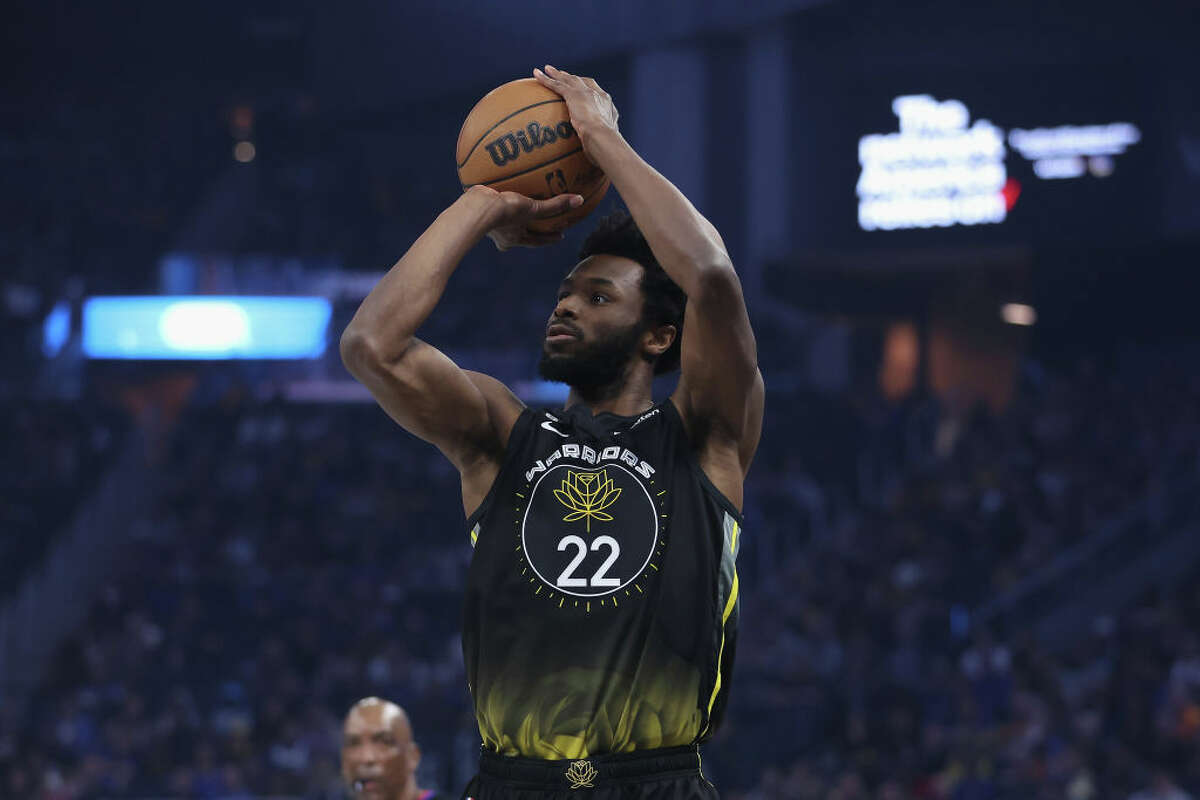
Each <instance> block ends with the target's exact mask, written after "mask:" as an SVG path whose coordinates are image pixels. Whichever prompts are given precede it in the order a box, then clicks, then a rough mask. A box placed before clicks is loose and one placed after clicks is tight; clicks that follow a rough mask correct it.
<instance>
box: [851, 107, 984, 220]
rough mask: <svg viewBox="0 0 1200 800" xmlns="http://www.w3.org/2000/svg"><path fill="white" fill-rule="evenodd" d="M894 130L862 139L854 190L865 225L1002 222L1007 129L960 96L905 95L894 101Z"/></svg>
mask: <svg viewBox="0 0 1200 800" xmlns="http://www.w3.org/2000/svg"><path fill="white" fill-rule="evenodd" d="M892 111H893V112H894V113H895V114H896V118H897V120H898V121H899V124H898V127H899V132H897V133H886V134H883V133H873V134H870V135H867V136H864V137H862V139H860V140H859V142H858V161H859V164H860V165H861V166H862V172H861V173H860V174H859V178H858V185H857V189H856V191H857V194H858V198H859V204H858V224H859V227H861V228H862V229H863V230H868V231H870V230H880V229H882V230H893V229H896V228H930V227H946V226H950V225H978V224H981V223H995V222H1002V221H1003V220H1004V218H1005V216H1006V214H1007V212H1008V203H1007V202H1006V200H1005V196H1004V193H1003V190H1004V186H1005V183H1006V182H1007V180H1008V174H1007V172H1006V170H1005V167H1004V156H1005V152H1006V151H1005V147H1004V132H1003V131H1001V130H1000V129H999V128H997V127H996V126H995V125H993V124H992V123H990V122H988V121H987V120H982V119H981V120H976V121H975V123H974V124H972V125H970V127H968V123H969V122H970V118H971V115H970V113H969V112H968V111H967V107H966V106H965V105H964V104H963V103H962V102H961V101H959V100H945V101H942V102H938V101H937V100H935V99H933V98H932V97H930V96H929V95H925V94H922V95H904V96H902V97H897V98H896V99H895V100H894V101H893V102H892Z"/></svg>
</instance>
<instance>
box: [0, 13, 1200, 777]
mask: <svg viewBox="0 0 1200 800" xmlns="http://www.w3.org/2000/svg"><path fill="white" fill-rule="evenodd" d="M5 11H6V14H5V24H4V25H3V26H0V59H2V60H3V75H4V76H5V80H4V81H3V84H2V86H0V98H2V100H3V102H0V174H2V175H3V186H4V191H3V192H0V203H2V204H3V205H2V207H0V208H2V211H3V213H2V214H0V265H2V266H0V412H2V413H0V442H2V443H3V445H2V446H3V453H4V458H3V461H2V470H3V473H2V476H0V477H2V480H0V797H5V798H7V797H13V798H45V799H46V800H51V799H52V800H64V799H65V798H97V797H114V798H115V797H121V798H151V797H159V798H162V797H211V798H217V797H237V798H246V797H267V796H274V797H309V798H330V797H340V796H342V787H341V786H340V781H339V778H338V775H337V761H338V753H339V727H338V725H339V720H340V718H341V715H342V714H343V713H344V711H345V710H346V709H347V708H348V707H349V705H350V703H352V702H353V701H355V700H357V699H358V698H359V697H362V696H364V695H369V694H379V695H381V696H385V697H388V698H389V699H392V700H395V701H396V702H398V703H400V704H401V705H403V706H405V707H406V708H407V709H408V711H409V714H410V717H411V718H412V721H413V725H414V730H415V735H416V739H417V740H418V741H419V742H420V743H421V745H422V748H423V751H424V754H425V755H424V759H423V761H422V766H421V773H420V778H421V782H422V783H423V785H428V786H431V787H436V788H438V789H440V790H442V792H443V794H446V795H448V796H457V793H458V792H460V791H461V789H462V786H463V785H465V782H466V780H467V779H468V778H469V777H470V776H471V775H472V774H473V773H474V769H475V762H476V757H477V747H478V735H477V731H476V730H475V727H474V719H473V715H472V712H471V706H470V698H469V695H468V692H467V690H466V685H465V680H464V677H463V665H462V655H461V649H460V646H459V640H458V631H459V612H460V604H461V587H462V585H463V581H464V579H465V572H466V568H467V565H468V563H469V558H470V547H469V544H468V541H469V540H468V537H467V532H466V531H465V530H463V522H464V521H463V518H462V511H461V495H460V492H459V487H458V484H457V476H456V474H455V473H454V471H453V469H452V468H451V467H450V466H449V465H448V464H447V463H446V462H445V461H444V459H443V458H442V457H441V456H440V455H439V454H438V453H437V452H436V451H435V450H434V449H432V448H430V447H428V446H426V445H424V444H422V443H421V442H419V441H417V440H416V439H414V438H413V437H410V436H408V435H407V434H405V433H404V432H403V431H401V430H400V429H399V428H397V427H396V426H395V424H394V423H393V422H392V421H391V420H390V419H388V418H387V417H386V415H385V414H384V413H383V412H382V411H381V410H379V409H378V408H376V407H375V405H374V403H373V402H372V400H371V398H370V396H369V395H368V394H367V393H366V391H365V390H364V389H363V388H362V387H361V386H360V385H358V384H357V383H355V382H354V381H353V380H352V379H351V378H350V376H349V375H348V374H347V373H346V371H345V370H344V368H343V367H342V365H341V363H340V360H339V357H338V348H337V337H338V336H339V335H340V333H341V331H342V330H343V328H344V327H345V325H346V323H347V322H348V321H349V319H350V318H351V316H352V315H353V313H354V311H355V309H356V308H357V306H358V304H359V303H360V302H361V300H362V298H363V297H365V296H366V294H367V293H368V292H369V291H370V289H371V287H372V286H373V285H374V284H375V282H376V281H377V280H378V279H379V277H380V276H382V275H383V274H384V272H385V271H386V270H387V269H388V268H389V266H390V265H391V264H393V263H394V262H395V261H396V260H397V259H398V258H399V257H400V256H401V255H402V254H403V253H404V251H405V249H406V248H407V247H408V246H409V245H410V244H411V243H412V241H413V240H414V239H415V238H416V237H417V236H418V235H420V233H421V232H422V231H423V230H424V229H425V228H426V226H428V224H429V223H430V222H432V220H433V219H434V218H435V217H436V216H437V214H438V213H439V212H440V211H441V210H442V209H443V208H445V207H446V206H447V205H448V204H450V203H452V202H453V201H454V200H455V198H456V197H457V196H458V195H459V193H460V191H461V190H460V187H459V185H458V182H457V177H456V174H455V168H456V165H455V157H454V148H455V142H456V138H457V136H458V131H459V127H460V125H461V124H462V122H463V120H464V118H465V117H466V114H467V112H468V111H469V110H470V109H471V107H472V106H473V105H474V103H475V102H476V101H477V100H478V99H479V98H480V97H481V96H482V95H483V94H485V93H486V92H487V91H489V90H490V89H492V88H493V87H495V86H497V85H499V84H501V83H504V82H506V81H509V80H513V79H515V78H519V77H525V76H528V75H529V74H530V72H531V70H532V69H533V68H534V67H535V66H541V65H543V64H546V63H551V64H555V65H557V66H561V67H563V68H566V69H569V70H571V71H573V72H575V73H577V74H583V75H590V76H593V77H595V79H596V80H597V81H598V82H599V83H600V85H601V86H603V87H604V88H605V89H606V90H607V91H608V92H609V93H610V94H611V95H612V96H613V98H614V100H615V102H616V104H617V107H618V108H619V109H620V112H621V120H620V121H621V128H622V131H623V133H624V135H625V136H626V137H627V138H628V139H629V140H630V142H631V143H632V144H633V145H634V146H635V147H636V148H637V149H638V150H639V152H640V153H642V154H643V155H644V156H645V157H646V158H647V160H648V161H650V163H652V164H653V165H654V166H655V167H656V168H658V169H659V170H660V171H661V172H663V174H665V175H666V176H667V177H668V178H670V179H671V180H672V181H674V182H675V183H676V184H677V185H678V186H679V187H680V188H681V189H682V190H683V191H684V192H685V193H686V194H687V195H688V196H689V198H691V200H692V201H693V202H694V203H695V204H696V205H697V207H698V208H699V209H700V210H701V211H702V212H703V213H704V214H705V215H706V216H707V217H708V218H709V219H711V220H712V221H713V223H714V224H715V225H716V226H717V228H718V229H719V230H720V232H721V234H722V237H723V238H724V240H725V242H726V244H727V245H728V247H729V250H730V253H731V255H732V257H733V261H734V263H735V265H736V266H737V269H738V271H739V275H740V277H741V279H742V283H743V287H744V290H745V295H746V298H747V305H748V308H749V310H750V314H751V319H752V321H753V323H754V327H755V331H756V335H757V339H758V346H759V359H760V364H761V368H762V371H763V374H764V376H765V380H766V385H767V392H768V396H767V401H766V408H767V412H766V414H767V416H766V423H765V425H766V427H765V431H764V436H763V442H762V446H761V448H760V452H759V454H758V457H757V460H756V462H755V465H754V467H753V469H752V471H751V473H750V475H749V477H748V479H747V484H746V502H745V506H746V507H745V512H746V536H745V539H744V544H743V548H742V552H741V557H740V559H739V571H740V573H741V587H742V589H741V591H742V596H743V602H744V604H745V608H744V613H743V615H742V619H743V623H742V640H741V643H740V646H739V651H738V663H737V668H736V682H735V686H734V690H733V693H732V697H731V705H730V708H729V713H728V718H727V720H726V723H725V725H724V726H723V728H722V729H721V730H720V731H719V732H718V734H717V736H716V737H715V738H714V739H713V741H712V742H711V743H710V744H709V745H708V746H707V748H706V751H705V772H706V774H709V775H710V776H711V777H713V778H714V779H715V781H716V782H717V784H718V786H720V787H721V790H722V796H723V797H730V798H741V799H742V800H750V799H751V798H753V799H754V800H760V799H761V798H772V799H773V798H786V799H787V800H791V799H792V798H799V799H801V800H809V798H821V799H822V800H824V799H825V798H838V799H839V800H858V799H860V798H861V799H863V800H865V799H867V798H870V799H871V800H903V799H905V798H909V799H911V800H918V799H919V800H926V799H927V798H946V800H971V799H972V798H990V799H991V800H1007V799H1008V798H1021V799H1022V800H1026V799H1027V798H1043V797H1044V798H1050V797H1054V798H1061V797H1068V798H1072V800H1107V799H1108V798H1118V799H1119V800H1128V799H1129V798H1131V797H1136V798H1139V800H1141V799H1142V798H1174V799H1175V800H1178V798H1183V797H1188V796H1193V797H1194V796H1198V795H1200V623H1198V622H1197V620H1200V591H1198V589H1197V586H1198V585H1200V583H1198V579H1200V530H1198V529H1197V526H1198V524H1200V508H1198V507H1197V498H1198V497H1200V491H1197V485H1198V483H1200V416H1198V415H1200V381H1198V378H1197V376H1198V375H1200V370H1198V369H1197V367H1198V366H1200V347H1198V343H1200V336H1198V334H1200V330H1198V326H1197V322H1196V318H1197V315H1196V310H1195V305H1196V297H1197V296H1200V277H1198V276H1200V270H1198V269H1197V267H1198V265H1200V101H1198V99H1197V98H1198V96H1200V94H1198V92H1197V87H1196V76H1197V75H1200V49H1198V48H1197V46H1196V44H1197V42H1200V14H1197V13H1196V7H1195V4H1194V3H1190V2H1183V0H1174V1H1173V2H1172V1H1171V0H1151V2H1148V3H1144V4H1142V5H1139V6H1131V5H1129V4H1119V3H1116V2H1083V0H1062V1H1061V2H1050V3H1047V2H1035V1H1034V0H1017V2H1003V3H1002V2H997V1H994V0H987V1H986V2H982V3H953V2H949V0H928V1H927V2H890V1H887V0H764V1H763V2H754V3H748V4H747V3H739V2H735V1H734V0H708V1H707V2H668V1H667V0H606V2H574V3H549V2H542V0H528V2H525V3H520V4H511V3H510V4H500V3H496V2H491V1H490V0H475V1H474V2H460V1H457V0H455V1H453V2H437V3H434V2H416V1H414V2H401V3H383V2H377V1H375V0H372V1H371V2H367V1H366V0H348V1H347V2H342V3H337V4H332V3H315V2H307V1H305V0H302V1H301V2H290V3H282V2H270V1H267V0H250V1H249V2H232V0H211V1H210V2H205V3H151V2H142V1H140V0H139V1H137V2H123V3H104V4H78V3H74V4H73V3H63V2H32V0H16V2H15V3H10V4H9V6H8V7H6V9H5ZM619 202H620V200H619V196H618V195H617V193H616V192H615V191H614V192H610V194H609V195H608V196H607V197H606V198H605V199H604V200H603V201H602V202H601V204H600V207H599V210H598V213H597V215H595V216H593V217H592V218H590V219H589V220H587V221H585V222H583V223H582V224H580V225H578V226H576V227H574V228H572V229H570V230H569V231H568V232H567V237H566V241H565V242H564V243H563V244H561V245H557V246H554V247H549V248H544V249H539V250H531V251H518V252H509V253H503V254H502V253H498V252H496V251H495V249H494V248H492V247H491V245H490V244H487V243H485V244H484V245H483V246H480V247H478V248H476V249H475V250H473V251H472V252H471V253H470V254H469V255H468V256H467V258H466V259H465V260H464V263H463V265H462V267H461V268H460V269H459V270H458V271H457V272H456V273H455V274H454V276H453V277H452V279H451V280H450V284H449V286H448V288H447V291H446V295H445V299H444V300H443V302H442V303H441V304H440V305H439V307H438V309H437V311H436V312H435V313H434V314H433V315H432V316H431V317H430V319H429V320H428V322H427V324H426V325H425V326H424V327H423V328H422V330H421V331H420V336H421V337H422V338H423V339H426V340H428V341H430V342H431V343H433V344H435V345H436V346H438V347H439V348H440V349H442V350H443V351H445V352H446V353H447V354H448V355H449V356H450V357H452V358H453V359H455V360H456V361H457V362H458V363H460V364H462V365H463V366H465V367H467V368H470V369H475V370H480V371H482V372H486V373H489V374H491V375H494V376H496V377H497V378H499V379H500V380H502V381H504V382H506V383H507V384H508V385H509V386H510V387H512V388H513V390H514V391H515V392H516V393H517V394H518V396H520V397H521V398H522V399H524V400H525V401H526V402H528V403H532V404H547V405H555V404H561V402H562V401H563V399H564V398H565V390H564V389H563V387H561V386H559V385H554V384H547V383H545V382H543V381H540V380H539V379H538V378H537V371H536V364H537V357H538V347H539V343H540V335H539V334H540V332H541V331H542V330H543V329H544V324H545V320H546V318H547V316H548V315H549V313H550V311H551V308H552V303H553V297H554V291H555V288H556V286H557V285H558V282H559V279H560V278H561V276H562V274H564V273H565V271H566V270H568V269H569V268H570V267H571V266H572V265H573V263H574V260H575V258H574V256H575V253H576V251H577V249H578V247H579V245H580V243H581V242H582V239H583V237H584V236H585V235H586V233H587V232H588V231H589V230H590V228H591V226H592V225H593V224H594V222H595V220H596V219H597V218H598V216H599V214H601V213H607V212H608V211H611V210H612V209H614V208H616V207H617V206H618V205H619ZM656 388H657V391H658V395H659V396H660V397H661V396H665V394H666V393H667V392H668V391H669V390H670V388H671V383H670V380H666V381H664V383H662V385H660V386H658V387H656ZM1139 793H1140V794H1139Z"/></svg>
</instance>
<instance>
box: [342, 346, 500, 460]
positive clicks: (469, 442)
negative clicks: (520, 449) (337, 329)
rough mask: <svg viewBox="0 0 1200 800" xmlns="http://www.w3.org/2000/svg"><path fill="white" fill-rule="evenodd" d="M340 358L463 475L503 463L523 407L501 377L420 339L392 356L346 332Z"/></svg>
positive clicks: (399, 420)
mask: <svg viewBox="0 0 1200 800" xmlns="http://www.w3.org/2000/svg"><path fill="white" fill-rule="evenodd" d="M342 360H343V362H344V363H345V364H346V368H347V369H348V370H350V372H351V374H353V375H354V377H355V378H357V379H358V380H359V381H360V382H362V384H363V385H364V386H366V387H367V389H369V390H370V392H371V394H372V395H373V396H374V397H375V399H376V401H378V403H379V405H380V406H381V407H382V408H383V410H384V411H386V412H387V413H388V415H389V416H390V417H391V418H392V419H394V420H395V421H396V422H397V423H399V424H400V426H401V427H403V428H404V429H405V430H407V431H409V432H410V433H412V434H413V435H415V436H419V437H420V438H422V439H424V440H425V441H427V442H430V443H431V444H433V445H435V446H436V447H437V448H438V449H439V450H441V451H442V452H443V453H444V454H445V455H446V457H447V458H448V459H450V461H451V463H453V464H454V465H455V466H456V467H458V469H459V471H460V472H463V473H464V479H465V478H466V477H467V476H466V472H467V471H468V470H476V469H477V468H478V466H479V465H480V462H481V461H484V462H486V461H490V460H494V461H496V463H499V458H500V456H501V454H502V453H503V451H504V447H505V444H506V443H507V441H508V435H509V433H510V432H511V431H512V427H513V424H514V423H515V422H516V419H517V417H518V416H520V413H521V408H522V405H521V401H520V400H518V399H517V398H516V396H515V395H513V394H512V392H510V391H509V390H508V389H507V387H505V386H504V384H502V383H500V381H497V380H495V379H494V378H489V377H488V376H486V375H481V374H480V373H477V372H468V371H466V370H463V369H461V368H460V367H459V366H458V365H457V364H455V363H454V362H453V361H452V360H450V358H449V357H447V356H446V355H445V354H444V353H442V352H441V351H440V350H438V349H437V348H435V347H433V346H431V345H429V344H427V343H425V342H423V341H421V340H420V339H417V338H413V339H412V340H411V343H410V344H409V346H408V347H407V348H406V349H405V351H404V352H403V354H401V355H400V356H399V357H397V358H390V359H388V358H381V357H380V356H379V355H378V350H377V349H376V348H374V347H372V345H371V343H370V341H369V340H368V339H365V338H361V337H355V336H348V337H344V338H343V341H342Z"/></svg>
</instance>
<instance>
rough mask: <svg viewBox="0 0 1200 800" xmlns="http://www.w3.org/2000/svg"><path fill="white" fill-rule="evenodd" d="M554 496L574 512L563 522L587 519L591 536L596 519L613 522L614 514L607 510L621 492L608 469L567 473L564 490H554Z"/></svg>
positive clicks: (563, 485)
mask: <svg viewBox="0 0 1200 800" xmlns="http://www.w3.org/2000/svg"><path fill="white" fill-rule="evenodd" d="M554 496H555V497H557V498H558V502H560V503H562V504H563V505H564V506H566V507H567V508H569V509H570V510H571V513H569V514H567V515H566V516H565V517H563V522H578V521H579V520H581V519H582V520H585V522H586V525H587V530H588V533H591V531H592V519H597V520H600V521H601V522H612V520H613V518H612V515H611V514H606V513H605V512H604V509H606V508H608V507H609V506H611V505H612V504H613V503H615V502H617V498H618V497H620V496H621V490H620V489H619V488H617V487H614V486H613V482H612V478H610V477H608V471H607V470H603V469H602V470H600V471H599V472H575V471H574V470H567V477H566V478H564V479H563V482H562V485H561V487H560V488H558V489H555V490H554Z"/></svg>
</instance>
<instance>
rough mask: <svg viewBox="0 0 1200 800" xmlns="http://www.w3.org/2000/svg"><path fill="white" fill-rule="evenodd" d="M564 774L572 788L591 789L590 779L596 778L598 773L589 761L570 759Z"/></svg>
mask: <svg viewBox="0 0 1200 800" xmlns="http://www.w3.org/2000/svg"><path fill="white" fill-rule="evenodd" d="M566 774H567V780H569V781H570V782H571V788H572V789H591V788H592V787H593V783H592V781H594V780H596V778H597V777H598V776H599V774H600V773H598V772H596V768H595V767H593V766H592V762H590V761H572V762H571V766H569V767H567V773H566Z"/></svg>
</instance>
